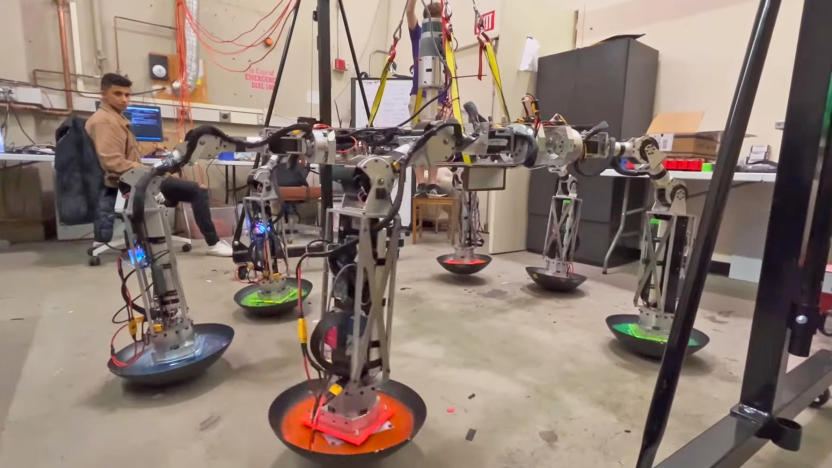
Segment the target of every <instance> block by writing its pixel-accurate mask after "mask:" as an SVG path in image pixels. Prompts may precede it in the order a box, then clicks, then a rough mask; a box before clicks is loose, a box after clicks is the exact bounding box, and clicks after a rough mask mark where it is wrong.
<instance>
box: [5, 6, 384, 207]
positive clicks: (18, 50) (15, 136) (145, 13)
mask: <svg viewBox="0 0 832 468" xmlns="http://www.w3.org/2000/svg"><path fill="white" fill-rule="evenodd" d="M283 1H284V4H285V2H286V1H288V0H283ZM2 3H3V7H4V8H3V15H4V21H3V28H2V32H0V39H2V42H3V44H4V45H5V47H3V48H2V51H0V60H2V62H0V63H3V69H2V71H0V78H4V79H13V80H22V81H30V80H31V79H32V70H33V69H35V68H42V69H49V70H60V69H61V54H60V39H59V34H58V22H57V12H56V7H55V1H54V0H3V1H2ZM173 3H174V2H173V1H171V0H134V1H130V2H127V1H107V0H101V1H100V4H101V17H102V19H103V20H102V24H101V29H102V33H103V49H104V56H105V61H104V63H103V65H104V67H103V71H104V72H109V71H116V68H117V67H116V47H115V32H114V28H113V17H114V16H117V15H118V16H125V17H130V18H134V19H139V20H143V21H149V22H153V23H159V24H165V25H172V24H173V21H174V7H173ZM276 3H277V0H201V1H200V8H199V17H200V21H201V22H202V23H204V25H205V26H206V28H208V29H209V30H210V31H211V32H213V33H214V34H216V35H218V36H221V37H233V36H235V35H237V34H238V33H239V32H241V31H242V30H244V29H247V28H248V27H250V26H251V25H253V24H254V23H255V21H256V20H257V19H258V18H260V17H262V16H263V15H265V14H266V13H267V12H268V11H269V10H271V9H272V7H274V5H275V4H276ZM344 3H345V8H346V10H347V14H348V15H349V20H350V22H351V24H350V26H351V30H352V32H353V35H354V37H353V39H354V41H355V46H356V49H357V51H358V55H359V61H360V64H361V67H362V68H367V66H368V63H369V58H370V54H371V52H372V51H373V50H375V49H379V48H385V49H386V47H387V46H386V45H385V44H384V39H383V37H384V36H386V27H387V17H388V7H387V1H386V0H344ZM76 4H77V10H78V27H79V31H80V47H81V49H82V57H83V63H82V66H80V67H79V66H77V64H72V65H71V66H72V69H73V71H76V72H83V73H86V74H92V75H98V74H99V73H100V71H99V70H98V69H97V67H96V61H95V46H94V39H93V15H92V0H77V1H76ZM315 6H316V2H315V1H312V0H306V1H304V2H302V3H301V10H300V13H299V16H298V20H297V26H296V29H295V34H294V37H293V40H292V44H291V48H290V51H289V54H288V57H287V65H286V71H285V74H284V78H283V83H282V85H281V87H280V90H279V93H278V97H277V105H276V111H275V114H276V115H278V116H282V117H283V119H280V118H278V119H277V122H278V123H285V122H287V121H291V120H294V119H295V118H297V117H298V116H313V117H317V116H318V101H317V99H316V96H317V89H318V70H317V46H316V35H317V24H316V23H314V22H313V21H312V11H313V9H314V8H315ZM336 10H337V2H336V1H332V2H331V28H332V29H331V31H332V43H331V50H332V57H333V58H335V57H337V56H339V55H340V56H341V57H342V58H345V59H347V61H348V62H349V71H348V72H347V73H339V72H334V71H333V73H332V77H333V97H335V98H336V99H337V100H338V104H339V106H338V107H339V109H340V112H341V113H342V114H345V113H346V115H349V112H350V96H349V93H348V92H347V93H341V95H340V96H339V87H340V88H344V89H345V88H346V85H347V84H348V82H349V78H350V76H351V74H352V73H353V70H354V67H353V65H352V63H351V61H350V59H349V49H348V47H347V40H346V34H345V31H344V28H343V26H342V25H340V24H339V23H337V21H336V19H337V18H340V14H337V13H336ZM367 12H372V14H367ZM67 17H69V15H68V13H67ZM68 21H69V19H68ZM288 28H289V26H288V24H287V26H286V32H285V33H284V35H285V34H288ZM262 29H263V27H262V25H261V27H258V30H262ZM68 35H69V34H68ZM118 36H119V37H118V39H119V44H118V45H119V47H118V52H119V58H120V71H121V72H123V73H125V74H127V75H129V76H130V77H131V78H132V79H133V81H134V90H136V91H138V90H144V89H148V88H150V86H151V83H150V79H149V73H148V71H147V55H148V53H149V52H159V53H174V52H175V41H174V38H173V34H172V32H171V31H169V30H166V29H162V28H157V27H152V26H145V25H139V24H131V23H127V22H119V30H118ZM69 40H70V50H69V54H70V57H72V55H73V50H72V44H71V39H69ZM282 47H283V41H280V42H278V43H277V45H276V46H275V49H274V51H273V52H272V54H271V55H269V56H268V57H267V58H266V59H265V60H264V61H263V62H262V64H261V65H260V68H263V69H265V70H275V69H276V68H277V65H278V62H279V60H280V54H281V52H282ZM200 49H201V57H202V58H203V59H204V62H205V69H206V76H207V79H206V82H207V86H208V97H209V99H210V101H211V102H212V103H213V104H218V105H223V106H233V107H253V108H258V109H263V110H265V108H266V107H267V105H268V99H269V96H270V94H271V92H270V91H269V90H261V89H252V88H251V86H250V83H249V82H247V81H246V80H245V77H244V75H243V74H240V73H231V72H227V71H223V70H221V69H220V68H219V67H218V66H217V65H215V64H213V63H212V62H211V61H210V60H209V58H208V57H207V56H206V55H205V50H204V48H203V47H200ZM264 50H265V49H264V48H260V47H256V48H255V50H254V51H253V52H252V54H251V56H252V57H258V56H259V55H262V52H263V51H264ZM339 51H340V54H339V53H338V52H339ZM70 60H72V59H71V58H70ZM218 60H222V63H225V64H226V65H230V66H238V67H239V65H236V64H235V62H237V61H239V60H240V59H238V60H234V61H232V60H230V58H228V57H226V58H219V59H218ZM43 84H47V85H50V86H59V87H62V85H63V82H62V79H61V77H60V76H59V75H55V76H54V78H53V79H47V80H44V81H43ZM82 85H84V86H86V87H87V88H88V89H96V88H97V80H89V81H86V82H84V83H82ZM73 86H76V83H75V82H74V81H73ZM55 105H56V107H59V104H55ZM334 115H335V112H334V111H333V116H334ZM19 117H20V121H21V127H22V130H21V128H20V127H19V126H18V125H17V124H16V121H15V120H14V119H11V120H10V122H9V129H8V133H7V135H6V142H7V146H9V145H17V146H22V145H24V144H28V139H27V138H26V137H25V136H24V133H23V132H24V131H25V132H26V133H27V134H29V135H30V136H31V137H32V138H33V139H34V140H35V141H37V142H38V143H50V142H54V132H55V129H56V128H57V127H58V125H59V124H60V122H61V121H62V120H63V117H55V116H47V115H44V114H41V113H32V112H28V111H19ZM219 126H220V127H221V128H223V130H225V131H226V132H229V133H230V134H233V135H253V134H256V133H257V132H258V130H259V127H257V126H254V127H250V126H239V125H219ZM38 166H43V167H40V168H39V169H40V171H39V172H40V179H41V185H42V187H43V191H44V193H45V197H44V202H43V205H44V206H45V209H44V216H45V217H48V216H51V213H50V206H51V196H52V194H51V191H52V171H51V168H49V167H48V165H38ZM210 171H211V176H210V177H211V181H212V185H215V186H216V182H219V181H220V180H221V178H222V176H223V174H222V172H221V171H220V169H219V168H216V167H214V168H212V169H211V170H210ZM242 177H243V176H242V175H241V176H240V178H242ZM215 192H216V193H215V198H217V199H219V198H221V197H220V195H221V194H220V193H219V188H218V187H216V188H215Z"/></svg>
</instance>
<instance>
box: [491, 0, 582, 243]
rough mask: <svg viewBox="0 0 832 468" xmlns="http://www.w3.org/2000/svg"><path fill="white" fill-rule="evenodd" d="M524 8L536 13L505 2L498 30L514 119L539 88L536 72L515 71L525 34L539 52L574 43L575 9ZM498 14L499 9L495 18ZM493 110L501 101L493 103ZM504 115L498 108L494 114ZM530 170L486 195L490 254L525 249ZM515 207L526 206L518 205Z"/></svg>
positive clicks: (533, 4)
mask: <svg viewBox="0 0 832 468" xmlns="http://www.w3.org/2000/svg"><path fill="white" fill-rule="evenodd" d="M525 3H529V4H528V5H524V7H525V8H527V10H526V11H534V12H536V14H533V15H531V14H529V15H519V14H513V15H511V14H508V12H510V11H511V9H510V8H512V7H516V2H512V1H510V0H504V1H503V2H502V4H501V7H502V12H504V14H502V18H504V21H503V23H502V26H501V27H502V29H501V34H500V51H499V52H498V60H499V63H500V67H501V74H502V76H503V81H504V83H503V87H504V92H505V96H506V101H507V104H508V107H509V112H510V113H511V117H512V119H516V118H517V117H518V116H520V115H521V114H522V112H523V107H522V104H521V103H520V99H521V98H522V97H523V95H525V94H526V93H527V92H533V91H534V90H535V88H536V86H537V74H536V73H533V72H522V71H518V67H519V65H520V58H521V55H522V52H523V47H524V45H525V42H526V36H527V35H531V36H532V37H534V38H535V39H536V40H537V41H538V42H539V43H540V56H544V55H550V54H556V53H558V52H563V51H566V50H570V49H572V48H573V47H574V31H575V14H574V12H573V11H571V10H568V9H564V8H560V7H553V6H552V3H553V2H550V1H546V0H534V1H529V2H525ZM499 15H500V13H498V16H499ZM495 109H499V105H498V104H495ZM497 113H498V114H502V112H501V111H498V112H497ZM529 176H530V174H529V171H528V169H525V168H516V169H511V170H509V171H508V174H507V177H506V190H504V191H500V192H491V193H490V194H489V206H488V207H489V213H488V219H489V224H490V225H491V226H493V228H492V229H491V235H490V236H489V239H488V241H489V242H488V251H489V252H490V253H501V252H512V251H517V250H525V249H526V228H527V224H528V214H527V210H526V209H525V207H526V206H527V205H528V196H529ZM517 207H524V208H523V209H517Z"/></svg>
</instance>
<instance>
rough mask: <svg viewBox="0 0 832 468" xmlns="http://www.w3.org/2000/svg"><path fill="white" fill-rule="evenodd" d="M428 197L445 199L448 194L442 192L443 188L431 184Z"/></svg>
mask: <svg viewBox="0 0 832 468" xmlns="http://www.w3.org/2000/svg"><path fill="white" fill-rule="evenodd" d="M427 192H428V196H429V197H431V198H437V197H445V196H447V194H446V193H444V192H442V188H441V187H439V186H438V185H436V184H430V185H428V188H427Z"/></svg>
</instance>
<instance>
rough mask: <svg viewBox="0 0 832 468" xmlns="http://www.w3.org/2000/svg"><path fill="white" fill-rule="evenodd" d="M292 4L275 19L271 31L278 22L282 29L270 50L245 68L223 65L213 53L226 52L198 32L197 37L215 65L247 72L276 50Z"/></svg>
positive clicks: (233, 71) (230, 70) (228, 69)
mask: <svg viewBox="0 0 832 468" xmlns="http://www.w3.org/2000/svg"><path fill="white" fill-rule="evenodd" d="M291 5H292V4H291V3H290V4H287V5H286V8H284V10H283V11H282V12H281V13H280V16H279V17H278V18H277V20H276V21H275V24H274V25H273V26H274V28H273V29H272V30H271V31H274V29H277V26H278V24H279V25H280V31H279V32H278V34H277V36H276V38H275V41H274V42H273V43H272V45H271V46H270V47H269V48H268V50H266V52H265V53H264V54H263V55H262V56H260V57H259V58H258V59H257V60H254V61H251V62H249V63H248V66H247V67H245V68H243V69H234V68H229V67H226V66H225V65H223V64H222V63H220V62H218V61H217V59H216V58H215V57H214V55H213V54H215V53H219V54H224V52H223V51H218V50H216V49H215V48H213V47H212V46H211V45H210V44H208V43H207V42H206V41H205V40H204V39H202V37H201V36H200V35H199V34H197V38H198V39H199V41H200V43H201V44H202V45H203V46H204V47H205V52H206V55H207V56H208V59H209V60H211V62H212V63H214V65H216V66H218V67H219V68H221V69H223V70H225V71H227V72H232V73H245V72H247V71H248V70H250V69H251V67H252V66H254V65H256V64H258V63H260V62H262V61H263V60H265V59H266V57H268V56H269V54H271V53H272V52H273V51H274V49H275V47H276V46H277V43H278V41H279V40H280V37H282V36H283V30H284V29H285V28H286V21H285V20H286V19H287V18H288V15H287V13H288V11H289V10H290V6H291ZM281 22H282V23H281ZM226 55H228V54H226Z"/></svg>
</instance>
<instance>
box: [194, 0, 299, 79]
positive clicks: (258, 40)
mask: <svg viewBox="0 0 832 468" xmlns="http://www.w3.org/2000/svg"><path fill="white" fill-rule="evenodd" d="M180 3H182V9H181V12H182V15H183V23H182V26H183V27H184V25H185V24H187V25H188V26H189V27H190V28H191V29H192V30H193V31H194V32H195V33H196V37H197V39H198V40H199V42H200V43H201V44H202V46H203V47H204V48H205V50H206V52H207V55H208V58H209V59H210V60H211V61H212V62H214V64H215V65H217V66H218V67H220V68H222V69H223V70H225V71H229V72H234V73H245V72H246V71H248V70H249V69H251V67H252V66H254V65H256V64H258V63H260V62H262V61H263V60H264V59H265V58H266V57H268V56H269V54H271V52H272V51H273V50H274V48H275V46H276V45H277V42H278V40H279V39H280V37H281V36H282V35H283V30H284V28H285V26H286V19H287V18H288V13H289V11H291V10H292V8H297V7H298V5H299V3H300V0H290V1H288V2H286V0H280V1H279V2H277V4H276V5H275V6H274V7H273V8H272V9H271V10H270V11H269V12H268V13H267V14H266V15H265V16H263V17H262V18H260V19H259V20H257V22H256V23H255V24H254V26H252V27H251V28H249V29H247V30H245V31H243V32H241V33H240V34H238V35H237V36H235V37H233V38H231V39H223V38H221V37H219V36H217V35H216V34H213V33H212V32H210V31H209V30H208V29H207V28H206V27H205V26H204V25H203V24H202V23H200V22H199V21H198V20H197V19H196V18H195V17H194V15H193V12H191V11H190V10H189V9H188V8H187V5H184V0H177V5H178V4H180ZM284 3H286V5H285V6H284V8H283V9H282V10H281V11H280V13H279V14H278V16H277V18H275V19H274V21H272V22H271V24H269V26H268V27H267V28H266V29H265V30H264V31H262V32H261V33H259V34H258V35H257V36H256V37H255V38H254V39H243V37H244V36H247V35H249V34H251V33H252V32H254V30H255V29H257V27H258V26H260V24H261V23H263V22H264V21H266V19H268V18H269V17H271V16H272V15H273V14H274V13H275V12H276V11H277V10H278V9H279V8H280V6H281V5H283V4H284ZM278 28H279V31H278ZM179 29H180V25H179V24H178V23H177V33H178V31H179ZM275 32H277V37H276V38H274V39H272V40H271V42H270V43H267V45H268V49H267V50H266V52H265V53H263V54H262V55H261V56H260V57H258V58H257V59H256V60H249V62H248V65H247V66H246V67H245V68H242V69H234V68H229V67H227V66H225V65H224V64H222V63H220V62H219V61H217V60H216V55H223V56H237V55H240V54H243V53H246V52H248V51H250V50H251V49H252V48H254V47H256V46H260V45H262V44H264V43H266V41H267V40H268V39H271V36H272V35H273V34H274V33H275ZM249 41H250V42H249ZM228 45H235V46H237V48H235V49H231V50H223V49H222V47H225V46H228Z"/></svg>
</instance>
